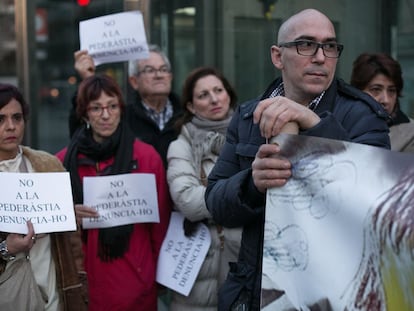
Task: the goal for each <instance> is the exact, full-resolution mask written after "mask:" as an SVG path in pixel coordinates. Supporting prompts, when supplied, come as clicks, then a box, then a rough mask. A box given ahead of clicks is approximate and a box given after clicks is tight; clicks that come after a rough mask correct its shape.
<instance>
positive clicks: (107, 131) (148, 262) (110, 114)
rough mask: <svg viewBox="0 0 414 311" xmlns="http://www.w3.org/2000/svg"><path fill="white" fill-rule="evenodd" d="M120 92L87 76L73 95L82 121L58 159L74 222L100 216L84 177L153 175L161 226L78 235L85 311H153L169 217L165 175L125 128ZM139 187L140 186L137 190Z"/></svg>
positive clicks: (157, 158)
mask: <svg viewBox="0 0 414 311" xmlns="http://www.w3.org/2000/svg"><path fill="white" fill-rule="evenodd" d="M124 109H125V104H124V100H123V97H122V94H121V89H120V88H119V86H118V85H117V84H116V82H115V81H114V80H113V79H112V78H110V77H108V76H105V75H103V76H99V75H95V76H91V77H89V78H86V79H85V80H83V81H82V83H81V84H80V86H79V89H78V93H77V107H76V113H77V115H78V117H79V118H80V119H82V120H83V121H84V125H83V126H82V127H80V128H79V129H78V130H77V132H75V134H74V135H73V137H72V140H71V142H70V144H69V146H68V147H67V148H65V149H63V150H62V151H60V152H59V153H58V154H57V156H58V158H59V159H61V161H62V162H63V164H64V166H65V167H66V169H67V170H68V171H69V172H70V175H71V180H72V192H73V197H74V201H75V209H76V216H77V219H78V221H79V223H80V224H81V223H82V219H83V218H85V217H96V219H98V220H99V218H100V216H102V215H99V213H98V212H97V211H96V210H95V209H94V208H91V207H87V206H84V205H83V204H82V203H83V195H84V194H83V188H82V185H83V181H84V177H87V176H102V175H120V174H127V173H147V174H154V175H155V180H156V189H155V192H156V194H157V200H158V211H159V223H132V224H126V225H121V226H119V225H117V226H111V227H106V228H93V229H85V228H83V229H82V237H83V242H84V244H83V245H84V252H85V268H86V272H87V277H88V285H89V297H90V300H89V310H91V311H93V310H99V311H101V310H123V311H126V310H134V311H137V310H145V311H148V310H156V309H157V286H156V282H155V272H156V265H157V259H158V254H159V250H160V247H161V244H162V241H163V239H164V236H165V233H166V230H167V227H168V223H169V216H170V204H171V203H170V197H169V194H168V188H167V182H166V177H165V169H164V167H163V163H162V160H161V158H160V156H159V155H158V153H157V152H156V151H155V149H154V148H153V147H152V146H150V145H148V144H146V143H143V142H142V141H139V140H138V139H136V138H135V137H134V136H133V134H132V133H131V131H130V130H129V127H128V126H127V124H126V122H124V121H123V112H124ZM137 187H140V185H137Z"/></svg>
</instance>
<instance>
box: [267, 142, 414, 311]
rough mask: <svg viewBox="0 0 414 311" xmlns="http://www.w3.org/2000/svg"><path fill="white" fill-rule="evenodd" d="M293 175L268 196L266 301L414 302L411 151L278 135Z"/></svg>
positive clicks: (406, 306) (347, 305) (412, 306)
mask: <svg viewBox="0 0 414 311" xmlns="http://www.w3.org/2000/svg"><path fill="white" fill-rule="evenodd" d="M278 143H279V145H281V150H282V154H283V156H286V157H287V158H289V159H290V161H291V163H292V177H291V178H290V179H289V180H288V183H287V184H286V185H285V186H283V187H280V188H274V189H269V190H268V191H267V198H266V216H265V234H264V237H265V238H264V247H263V271H262V272H263V274H262V295H261V297H262V301H261V305H262V307H261V308H262V310H274V309H275V308H277V306H278V303H279V301H280V300H279V299H273V298H272V297H276V296H277V295H275V293H276V292H277V291H279V293H280V291H284V292H285V294H286V297H287V298H288V300H289V301H290V303H291V304H292V305H293V307H295V308H297V309H303V310H307V309H308V308H309V306H312V305H315V303H317V302H324V303H329V304H330V306H331V308H332V310H334V311H336V310H341V311H343V310H348V311H353V310H371V307H372V306H374V305H375V310H380V311H382V310H383V311H385V310H414V296H413V294H412V293H413V292H414V272H413V271H414V260H413V246H414V234H413V232H414V204H413V203H414V158H413V156H412V155H410V154H403V153H399V152H393V151H389V150H385V149H381V148H376V147H371V146H367V145H362V144H356V143H348V142H341V141H336V140H329V139H322V138H317V137H306V136H298V135H285V134H281V135H279V137H278Z"/></svg>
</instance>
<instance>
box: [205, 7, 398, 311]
mask: <svg viewBox="0 0 414 311" xmlns="http://www.w3.org/2000/svg"><path fill="white" fill-rule="evenodd" d="M278 42H279V43H278V44H276V45H273V46H272V47H271V51H270V52H271V59H272V62H273V65H274V66H275V68H276V69H278V70H280V72H281V75H282V76H281V77H280V78H278V79H276V80H275V81H273V82H272V83H271V85H270V86H269V87H268V88H267V90H266V91H265V92H264V94H263V95H262V96H261V98H260V99H255V100H252V101H249V102H247V103H244V104H242V105H240V106H239V107H238V108H237V110H236V112H235V113H234V115H233V120H232V122H231V124H230V126H229V128H228V131H227V137H226V142H225V144H224V146H223V148H222V152H221V153H220V156H219V159H218V161H217V162H216V164H215V167H214V168H213V170H212V172H211V173H210V175H209V178H208V186H207V191H206V195H205V198H206V203H207V208H208V209H209V211H210V212H211V214H212V216H213V219H214V221H215V222H216V223H218V224H220V225H223V226H224V227H230V228H233V227H234V228H235V227H243V236H242V243H241V249H240V253H239V258H238V262H237V263H236V264H233V265H232V266H231V268H230V272H229V275H228V278H227V280H226V283H225V284H224V285H223V287H222V288H221V289H220V292H219V308H218V310H219V311H222V310H250V311H251V310H259V309H260V294H261V266H262V252H263V248H262V246H263V234H264V211H265V197H266V195H265V193H266V190H267V189H268V188H274V187H283V185H285V184H286V182H287V181H288V179H289V178H290V177H291V176H292V166H291V163H290V161H289V160H288V159H286V158H284V157H282V156H281V155H280V154H281V152H282V150H281V148H280V147H279V146H278V145H276V144H269V143H268V139H270V138H271V137H273V136H276V135H278V134H279V133H280V132H281V131H284V129H285V126H286V125H287V124H295V125H296V126H297V131H296V132H297V133H298V134H299V135H306V136H319V137H324V138H331V139H337V140H343V141H349V142H355V143H362V144H368V145H372V146H378V147H383V148H388V149H389V148H390V142H389V137H388V128H387V123H386V119H387V113H386V112H385V111H384V110H383V109H382V107H381V106H380V105H379V104H378V103H377V102H375V101H374V100H372V98H370V97H369V96H366V94H364V93H362V92H361V91H359V90H357V89H355V88H353V87H351V86H350V85H347V84H345V83H344V82H343V81H342V80H340V79H337V78H335V70H336V65H337V62H338V58H339V56H340V55H341V52H342V50H343V46H342V45H341V44H339V43H338V42H337V38H336V35H335V29H334V26H333V24H332V22H331V21H330V20H329V19H328V17H327V16H325V15H324V14H322V13H321V12H319V11H317V10H314V9H306V10H303V11H301V12H299V13H297V14H296V15H293V16H292V17H290V18H289V19H287V20H286V21H285V22H284V23H283V24H282V25H281V27H280V29H279V33H278ZM281 285H283V284H281ZM274 294H275V295H276V296H277V295H281V294H283V292H281V293H274ZM276 296H275V297H276ZM287 307H288V306H287ZM320 309H322V310H325V309H326V310H327V309H328V308H324V307H320ZM278 310H284V307H283V306H281V308H280V309H278Z"/></svg>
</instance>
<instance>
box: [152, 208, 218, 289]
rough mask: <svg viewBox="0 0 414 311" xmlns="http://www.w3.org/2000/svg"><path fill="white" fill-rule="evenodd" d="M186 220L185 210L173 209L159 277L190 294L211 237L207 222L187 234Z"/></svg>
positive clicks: (159, 260)
mask: <svg viewBox="0 0 414 311" xmlns="http://www.w3.org/2000/svg"><path fill="white" fill-rule="evenodd" d="M183 222H184V217H183V215H182V214H181V213H179V212H172V214H171V219H170V224H169V226H168V230H167V235H166V236H165V239H164V241H163V243H162V246H161V250H160V255H159V257H158V265H157V278H156V280H157V282H158V283H160V284H162V285H164V286H166V287H168V288H171V289H172V290H174V291H176V292H178V293H180V294H182V295H184V296H188V294H189V293H190V291H191V289H192V287H193V285H194V282H195V280H196V278H197V275H198V273H199V272H200V268H201V265H202V264H203V262H204V258H205V257H206V255H207V252H208V249H209V248H210V244H211V237H210V231H209V230H208V227H207V226H206V225H205V224H203V223H199V224H198V227H197V231H196V232H195V233H194V234H193V235H192V236H191V237H186V236H185V235H184V229H183Z"/></svg>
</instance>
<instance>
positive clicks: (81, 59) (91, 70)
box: [73, 50, 95, 80]
mask: <svg viewBox="0 0 414 311" xmlns="http://www.w3.org/2000/svg"><path fill="white" fill-rule="evenodd" d="M73 56H74V58H75V65H74V66H75V70H76V71H77V72H78V74H79V76H80V77H81V78H82V80H84V79H86V78H88V77H90V76H93V75H94V74H95V64H94V62H93V58H92V57H91V56H90V55H89V54H88V51H86V50H80V51H76V52H75V53H74V54H73Z"/></svg>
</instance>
